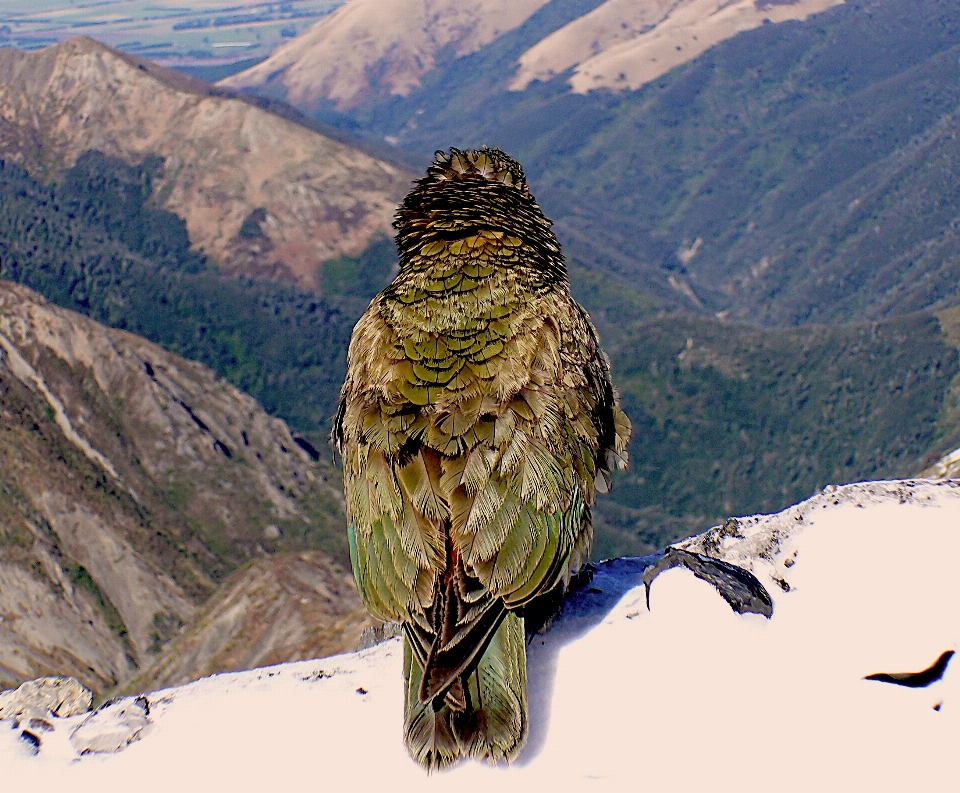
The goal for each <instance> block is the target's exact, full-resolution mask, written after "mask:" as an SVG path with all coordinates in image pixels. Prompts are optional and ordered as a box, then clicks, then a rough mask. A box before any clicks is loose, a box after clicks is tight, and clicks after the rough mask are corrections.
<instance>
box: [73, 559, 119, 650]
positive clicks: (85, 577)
mask: <svg viewBox="0 0 960 793" xmlns="http://www.w3.org/2000/svg"><path fill="white" fill-rule="evenodd" d="M66 572H67V574H68V575H69V576H70V581H71V582H72V583H73V585H74V586H76V587H79V588H80V589H82V590H83V591H85V592H86V593H87V594H88V595H90V597H91V598H93V602H94V604H95V605H96V607H97V608H98V609H99V610H100V613H101V614H103V618H104V619H105V620H106V622H107V627H108V628H110V630H111V631H113V633H115V634H116V635H117V638H118V639H121V640H125V639H127V635H128V634H127V626H126V625H125V624H124V622H123V617H121V616H120V612H119V611H117V607H116V606H114V605H113V603H112V602H111V600H110V598H108V597H107V596H106V595H105V594H104V593H103V592H102V591H101V590H100V587H98V586H97V582H96V581H94V580H93V578H92V577H91V576H90V573H88V572H87V568H85V567H84V566H83V565H81V564H80V563H79V562H74V563H73V564H71V565H69V566H68V567H67V570H66Z"/></svg>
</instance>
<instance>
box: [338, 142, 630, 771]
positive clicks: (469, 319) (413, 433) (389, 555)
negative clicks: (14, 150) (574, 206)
mask: <svg viewBox="0 0 960 793" xmlns="http://www.w3.org/2000/svg"><path fill="white" fill-rule="evenodd" d="M550 225H551V224H550V221H549V220H548V219H547V218H546V217H545V216H544V215H543V212H542V211H541V210H540V207H539V206H538V205H537V203H536V201H535V200H534V198H533V196H532V195H531V193H530V191H529V189H528V187H527V183H526V178H525V176H524V173H523V169H522V168H521V167H520V165H519V164H518V163H517V162H516V161H514V160H512V159H511V158H510V157H508V156H507V155H505V154H504V153H503V152H501V151H500V150H499V149H482V150H479V151H466V152H464V151H459V150H457V149H451V150H450V151H449V152H447V153H444V152H437V156H436V159H435V160H434V162H433V164H432V165H431V166H430V168H429V169H428V170H427V175H426V176H425V177H424V178H423V179H421V180H419V181H418V182H417V183H416V186H415V187H414V189H413V190H412V191H411V192H410V194H409V195H408V196H407V197H406V199H405V200H404V202H403V204H402V205H401V207H400V209H399V210H398V212H397V219H396V222H395V223H394V226H395V228H396V229H397V237H396V239H397V247H398V249H399V253H400V270H399V273H398V274H397V277H396V279H395V280H394V282H393V283H392V284H391V285H390V286H388V287H387V288H386V289H385V290H384V291H383V292H381V293H380V295H378V296H377V297H376V298H374V300H373V301H372V302H371V304H370V306H369V308H368V309H367V311H366V312H365V313H364V315H363V316H362V317H361V319H360V321H359V322H358V323H357V326H356V328H355V329H354V332H353V338H352V341H351V343H350V350H349V353H348V369H347V377H346V381H345V383H344V386H343V390H342V392H341V396H340V406H339V410H338V413H337V417H336V421H335V426H334V433H333V437H334V441H335V443H336V445H337V446H338V448H339V450H340V453H341V454H342V456H343V466H344V490H345V494H346V499H347V515H348V522H349V528H348V531H349V534H350V547H351V554H352V558H353V567H354V574H355V576H356V579H357V584H358V587H359V589H360V593H361V595H362V597H363V599H364V602H365V603H366V605H367V608H368V609H369V610H370V612H371V613H372V614H373V615H374V616H376V617H378V618H379V619H383V620H392V621H397V622H400V623H402V624H403V626H404V643H405V665H404V670H405V671H404V677H405V680H406V692H407V695H406V713H405V722H406V727H405V738H406V741H407V747H408V749H409V751H410V753H411V755H412V756H413V757H414V758H416V759H417V760H418V761H419V762H420V763H422V764H423V765H424V766H426V767H427V768H428V769H435V768H441V767H443V766H445V765H447V764H449V763H451V762H454V761H456V760H457V759H458V758H460V757H464V756H471V757H477V758H482V759H486V760H488V761H491V762H498V761H502V760H503V761H509V760H511V759H512V758H514V757H515V756H516V755H517V753H518V752H519V751H520V749H521V748H522V746H523V742H524V740H525V736H526V733H527V713H526V671H525V670H526V657H525V650H524V629H523V613H524V609H525V607H529V606H530V604H532V603H534V602H535V601H536V600H537V599H538V598H545V597H548V596H551V595H555V594H556V592H557V590H558V588H562V587H565V586H566V583H567V582H568V581H569V578H570V575H571V574H572V573H573V572H575V571H576V570H577V569H578V568H579V567H580V565H581V564H582V563H583V562H584V561H585V560H586V558H587V557H588V555H589V552H590V545H591V542H592V539H593V530H592V526H591V523H590V505H591V504H592V503H593V501H594V497H595V493H596V492H597V491H598V490H599V491H600V492H606V490H607V489H609V486H610V474H611V472H612V470H613V469H614V468H623V467H624V466H625V465H626V463H627V445H628V443H629V440H630V431H631V429H630V422H629V420H628V419H627V417H626V416H625V415H624V414H623V412H622V411H621V410H620V407H619V403H618V397H617V393H616V390H615V389H614V387H613V384H612V382H611V379H610V366H609V363H608V361H607V359H606V356H605V355H604V354H603V352H602V351H601V349H600V344H599V340H598V339H597V334H596V331H595V329H594V327H593V325H592V323H591V322H590V319H589V317H588V315H587V313H586V312H585V311H584V310H583V308H581V307H580V306H579V305H578V304H577V303H576V302H575V301H574V300H573V298H572V297H571V296H570V287H569V281H568V278H567V274H566V269H565V267H564V263H563V257H562V254H561V252H560V246H559V244H558V243H557V240H556V237H555V236H554V235H553V232H552V231H551V230H550Z"/></svg>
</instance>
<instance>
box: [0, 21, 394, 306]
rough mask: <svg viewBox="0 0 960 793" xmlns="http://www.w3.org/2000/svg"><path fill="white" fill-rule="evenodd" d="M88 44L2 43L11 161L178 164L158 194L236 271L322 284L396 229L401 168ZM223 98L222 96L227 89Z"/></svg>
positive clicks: (1, 111) (44, 166)
mask: <svg viewBox="0 0 960 793" xmlns="http://www.w3.org/2000/svg"><path fill="white" fill-rule="evenodd" d="M216 94H217V92H212V93H211V90H210V87H209V86H208V85H207V84H206V83H202V82H200V81H197V80H192V79H191V78H188V77H186V76H184V75H178V74H177V73H175V72H171V71H169V70H166V69H163V68H161V67H158V66H155V65H153V64H148V63H146V62H144V61H139V60H137V59H134V58H132V57H130V56H126V55H123V54H122V53H119V52H117V51H115V50H112V49H110V48H108V47H106V46H104V45H102V44H98V43H97V42H95V41H93V40H92V39H89V38H84V37H80V38H75V39H71V40H70V41H67V42H65V43H63V44H59V45H57V46H53V47H48V48H46V49H44V50H41V51H39V52H33V53H23V52H19V51H17V50H13V49H4V50H2V51H0V157H3V158H5V159H8V160H10V161H13V162H16V163H18V164H20V165H22V166H23V167H25V168H26V169H27V170H28V171H30V172H31V173H32V174H34V175H38V174H39V175H41V176H52V175H55V174H56V173H57V172H59V171H61V170H63V169H64V168H68V167H70V166H72V165H73V164H74V163H75V162H76V160H77V158H78V157H79V156H80V155H81V154H83V153H84V152H87V151H90V150H97V151H102V152H104V153H105V154H107V155H110V156H115V157H120V158H122V159H124V160H126V161H127V162H130V163H133V162H141V161H143V159H144V158H146V157H147V156H149V155H159V156H160V157H163V158H164V160H165V169H164V173H163V178H162V179H161V180H159V181H158V183H157V185H156V192H155V200H156V201H157V202H158V203H159V204H160V205H161V206H163V207H164V208H166V209H168V210H171V211H173V212H175V213H176V214H178V215H179V216H180V217H181V218H183V219H184V220H185V221H186V223H187V227H188V230H189V233H190V239H191V241H192V242H193V244H194V245H195V246H198V247H202V248H203V249H204V250H205V251H206V253H207V254H208V255H210V256H211V257H212V258H213V259H214V261H215V262H216V263H217V264H218V265H220V266H221V267H222V269H224V270H225V271H226V272H231V273H240V274H244V275H251V276H268V277H272V278H285V279H288V280H292V281H296V282H298V283H300V284H302V285H304V286H308V287H311V286H315V279H316V271H317V267H318V265H319V264H320V263H321V262H323V261H326V260H328V259H332V258H334V257H337V256H340V255H356V254H358V253H359V252H361V251H362V250H364V249H365V248H366V247H367V246H368V245H369V244H370V242H371V240H372V239H374V238H376V237H378V236H382V235H385V234H389V233H390V222H391V220H392V216H393V210H394V206H395V205H396V203H397V201H398V200H399V199H400V198H401V197H402V196H403V194H404V193H405V192H406V190H407V186H408V184H409V181H410V178H411V177H410V175H409V174H408V173H406V172H405V171H404V170H403V169H402V168H399V167H397V166H395V165H391V164H389V163H387V162H385V161H383V160H379V159H377V158H375V157H372V156H370V155H368V154H365V153H363V152H361V151H359V150H357V149H355V148H352V147H350V146H348V145H346V144H344V143H340V142H337V141H334V140H332V139H330V138H327V137H324V136H323V135H320V134H318V133H317V132H314V131H312V130H310V129H308V128H306V127H304V126H301V125H299V124H297V123H294V122H293V121H290V120H287V119H284V118H281V117H279V116H277V115H275V114H273V113H271V112H268V111H266V110H263V109H261V108H259V107H257V106H256V105H255V104H252V103H250V102H246V101H243V100H240V99H237V98H231V97H230V96H229V95H216ZM221 94H222V92H221Z"/></svg>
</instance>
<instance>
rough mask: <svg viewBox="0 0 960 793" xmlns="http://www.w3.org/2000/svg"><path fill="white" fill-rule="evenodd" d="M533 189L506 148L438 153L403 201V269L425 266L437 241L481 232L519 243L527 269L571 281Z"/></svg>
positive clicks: (399, 231)
mask: <svg viewBox="0 0 960 793" xmlns="http://www.w3.org/2000/svg"><path fill="white" fill-rule="evenodd" d="M551 225H552V223H551V222H550V220H549V219H548V218H547V217H546V216H545V215H544V214H543V210H541V209H540V207H539V205H538V204H537V202H536V200H535V199H534V197H533V194H532V193H531V192H530V189H529V187H528V186H527V179H526V176H525V175H524V173H523V167H522V166H521V165H520V163H518V162H517V161H516V160H514V159H513V158H512V157H509V156H508V155H506V154H504V153H503V152H502V151H501V150H500V149H489V148H486V147H484V148H482V149H475V150H469V151H461V150H460V149H454V148H451V149H450V151H449V152H443V151H438V152H437V153H436V155H435V157H434V160H433V162H432V163H431V164H430V167H429V168H427V175H426V176H424V177H423V178H422V179H419V180H418V181H417V182H416V186H415V187H414V188H413V190H411V191H410V192H409V193H408V194H407V197H406V198H405V199H404V200H403V203H402V204H401V205H400V208H399V209H398V210H397V216H396V220H394V223H393V226H394V228H395V229H396V230H397V237H396V240H397V249H398V251H399V254H400V268H401V270H403V269H405V268H408V267H417V266H422V265H423V262H424V255H423V253H422V252H423V251H424V250H425V249H426V250H430V248H429V247H428V246H429V245H430V244H431V243H434V242H454V241H456V240H459V239H464V238H467V237H471V236H473V235H476V234H477V233H478V232H480V231H484V230H486V231H494V232H502V233H503V234H504V235H508V236H510V237H512V238H514V239H519V240H520V241H521V243H522V248H523V257H522V260H523V263H524V266H530V267H534V268H536V269H538V270H540V271H541V272H543V273H545V274H549V275H551V276H553V277H555V278H557V279H558V280H562V281H566V279H567V276H566V268H565V267H564V264H563V256H562V254H561V253H560V245H559V243H558V242H557V238H556V237H555V236H554V234H553V232H552V231H551V230H550V226H551Z"/></svg>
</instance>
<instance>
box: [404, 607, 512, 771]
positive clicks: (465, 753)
mask: <svg viewBox="0 0 960 793" xmlns="http://www.w3.org/2000/svg"><path fill="white" fill-rule="evenodd" d="M403 671H404V681H405V684H406V707H405V714H404V715H405V729H404V732H405V736H406V743H407V749H408V751H409V752H410V754H411V756H412V757H413V758H414V759H415V760H417V762H419V763H420V764H421V765H423V766H424V767H426V768H427V769H428V770H439V769H441V768H444V767H446V766H448V765H450V764H451V763H453V762H456V761H457V760H458V759H460V758H461V757H474V758H477V759H481V760H486V761H488V762H493V763H497V762H503V761H510V760H512V759H513V758H515V757H516V756H517V754H519V752H520V750H521V749H522V748H523V745H524V743H525V742H526V739H527V661H526V647H525V644H524V630H523V618H522V617H520V616H518V615H517V614H515V613H512V612H509V613H507V615H506V617H505V618H504V620H503V622H502V623H501V624H500V627H499V628H498V629H497V631H496V633H495V634H494V635H493V637H492V638H491V640H490V643H489V645H488V646H487V648H486V650H485V651H484V652H483V655H482V656H481V657H480V660H479V662H478V663H477V664H476V666H474V667H473V668H471V669H470V670H468V671H467V672H465V673H464V674H463V675H462V676H461V677H460V678H459V680H458V681H457V682H456V683H455V684H454V686H452V687H451V691H450V692H441V693H439V694H437V695H436V696H434V697H433V698H432V699H430V700H428V701H427V702H422V701H421V700H420V697H419V692H420V688H421V678H422V676H423V667H422V666H421V664H420V662H419V660H418V659H417V656H416V654H415V653H414V652H413V650H412V648H411V646H410V643H409V640H407V639H406V638H405V639H404V670H403ZM454 689H456V691H455V692H454ZM450 693H455V696H449V694H450Z"/></svg>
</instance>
